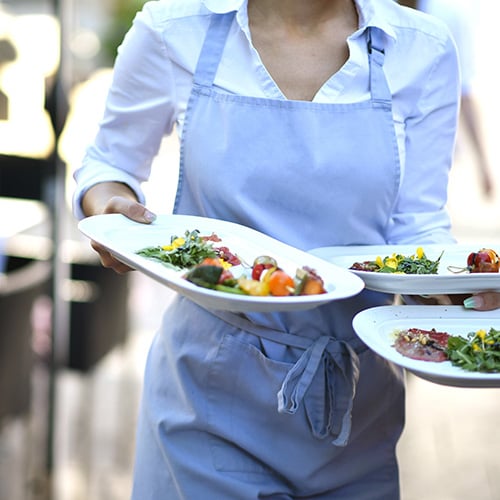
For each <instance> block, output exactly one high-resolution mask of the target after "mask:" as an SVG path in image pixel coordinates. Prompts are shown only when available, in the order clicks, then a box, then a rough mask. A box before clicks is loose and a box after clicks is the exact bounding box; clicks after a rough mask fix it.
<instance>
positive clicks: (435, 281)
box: [311, 243, 500, 295]
mask: <svg viewBox="0 0 500 500" xmlns="http://www.w3.org/2000/svg"><path fill="white" fill-rule="evenodd" d="M421 246H422V248H423V249H424V251H425V254H426V255H427V257H428V258H429V259H432V260H435V259H437V258H438V257H439V255H440V253H441V252H442V251H443V250H444V253H443V256H442V258H441V262H440V265H439V272H438V274H424V275H414V274H388V273H372V272H368V271H352V272H353V273H354V274H356V276H359V277H360V278H361V279H362V280H363V281H364V282H365V287H366V288H367V289H368V290H375V291H377V292H386V293H399V294H406V295H432V294H462V293H474V292H484V291H489V290H491V291H500V273H461V274H454V273H452V272H451V271H449V270H448V266H455V267H464V266H466V263H467V257H468V255H469V254H470V253H471V252H477V251H478V250H479V249H480V248H482V247H488V248H493V250H496V249H495V247H494V246H489V245H487V244H484V243H483V244H479V245H471V244H468V245H459V244H456V245H435V244H434V245H421ZM497 246H498V245H497ZM417 247H418V245H411V246H410V245H376V246H353V247H349V246H346V247H322V248H315V249H314V250H311V253H312V254H313V255H316V256H318V257H321V258H322V259H325V260H327V261H328V262H331V263H333V264H336V265H338V266H340V267H343V268H344V269H349V267H351V266H352V265H353V264H354V263H355V262H363V261H366V260H375V259H376V258H377V256H380V257H382V258H384V257H386V256H387V255H392V254H393V253H399V254H402V255H407V256H408V255H414V254H415V252H416V249H417ZM497 251H499V252H500V249H498V250H497Z"/></svg>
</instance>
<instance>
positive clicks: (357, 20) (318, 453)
mask: <svg viewBox="0 0 500 500" xmlns="http://www.w3.org/2000/svg"><path fill="white" fill-rule="evenodd" d="M458 98H459V83H458V70H457V58H456V54H455V51H454V48H453V44H452V42H451V41H450V39H449V37H448V34H447V31H446V30H444V29H443V28H442V25H441V24H439V23H438V22H436V21H432V20H431V19H429V18H427V17H425V16H423V15H422V14H420V13H417V12H414V11H411V10H409V9H405V8H402V7H401V6H398V5H397V3H396V2H393V1H392V0H356V1H354V2H353V1H352V0H329V1H325V0H307V1H306V0H281V1H280V2H276V1H273V0H248V2H247V1H245V0H225V1H223V0H171V1H168V2H167V1H165V2H163V1H159V2H151V3H150V4H147V5H146V6H145V8H144V10H143V12H142V13H141V14H139V15H138V17H137V18H136V21H135V23H134V26H133V28H132V29H131V31H130V33H129V34H128V35H127V36H126V38H125V41H124V43H123V45H122V47H121V50H120V54H119V57H118V59H117V62H116V67H115V76H114V82H113V85H112V88H111V92H110V95H109V98H108V102H107V108H106V113H105V117H104V120H103V121H102V123H101V128H100V131H99V133H98V135H97V138H96V141H95V143H94V144H93V145H92V146H91V147H90V148H89V150H88V153H87V156H86V159H85V161H84V164H83V166H82V168H81V169H80V170H79V171H78V172H77V173H76V180H77V181H78V190H77V193H76V196H75V211H76V214H77V215H78V216H79V217H83V216H88V215H92V214H100V213H111V212H120V213H123V214H125V215H127V216H128V217H130V218H132V219H134V220H136V221H138V222H143V223H148V222H151V221H152V220H153V219H154V215H153V214H151V212H149V211H148V210H147V209H146V208H145V207H144V205H143V203H144V199H143V196H142V194H141V190H140V182H142V181H144V180H145V179H146V178H147V176H148V174H149V165H150V163H151V158H152V156H153V155H154V154H155V153H156V151H157V149H158V146H159V144H160V141H161V138H162V136H163V134H165V133H169V132H171V130H172V128H173V126H174V124H175V125H177V128H178V130H179V131H180V136H181V166H180V168H181V171H180V182H179V186H178V192H177V197H176V202H175V211H176V213H180V214H196V215H202V216H208V217H214V218H219V219H224V220H229V221H235V222H238V223H240V224H244V225H246V226H250V227H252V228H255V229H257V230H260V231H262V232H264V233H267V234H270V235H271V236H273V237H276V238H278V239H281V240H283V241H285V242H287V243H289V244H291V245H294V246H296V247H299V248H302V249H308V248H313V247H320V246H327V245H353V244H385V243H387V244H396V243H410V244H414V243H415V244H425V243H449V242H452V241H453V238H452V236H451V234H450V231H449V226H450V224H449V218H448V215H447V213H446V211H445V209H444V205H445V201H446V184H447V177H448V168H449V165H450V163H451V155H452V149H453V142H454V137H455V128H456V118H457V105H458ZM436 131H439V133H436ZM187 229H188V228H187ZM94 247H95V248H96V250H97V251H98V252H99V253H100V255H101V260H102V262H103V264H104V265H105V266H109V267H112V268H114V269H115V270H116V271H118V272H125V271H126V270H127V267H126V266H124V265H122V264H120V263H118V262H116V261H115V260H114V259H113V258H112V257H111V256H110V255H109V254H107V253H106V252H105V251H104V249H102V248H100V247H99V246H98V245H96V244H94ZM480 297H481V299H482V300H483V301H484V304H483V306H484V307H496V306H498V305H500V304H499V303H498V302H494V301H495V300H497V301H498V297H496V296H495V295H493V294H489V295H482V296H480ZM389 300H390V298H388V297H387V296H384V295H380V294H376V293H369V292H363V293H362V294H360V295H359V296H357V297H355V298H353V299H348V300H342V301H339V302H335V303H332V304H329V305H326V306H322V307H319V308H317V309H314V310H312V311H308V312H287V313H279V314H278V313H276V314H245V315H244V314H233V313H225V312H222V311H212V310H210V311H209V310H205V309H202V308H200V307H198V306H196V305H195V304H193V303H191V302H190V301H189V300H187V299H184V298H182V297H177V298H176V300H175V301H174V303H173V304H172V306H170V307H169V308H168V310H167V311H166V314H165V316H164V323H163V325H162V328H161V331H160V332H159V333H158V335H157V337H156V338H155V340H154V342H153V345H152V347H151V351H150V355H149V358H148V362H147V367H146V374H145V380H144V394H143V401H142V405H141V410H140V417H139V427H138V434H137V459H136V467H135V477H134V490H133V498H134V499H140V500H145V499H164V498H168V499H169V500H174V499H189V500H191V499H198V498H209V499H214V500H235V499H238V500H245V499H249V500H250V499H252V500H254V499H256V498H269V499H271V498H273V499H278V498H279V499H285V498H307V499H312V498H315V499H332V498H336V499H337V498H339V499H355V500H362V499H370V500H375V499H378V498H380V499H384V500H390V499H397V498H398V497H399V487H398V470H397V463H396V458H395V446H396V443H397V440H398V438H399V436H400V433H401V430H402V426H403V421H404V388H403V377H402V373H401V371H400V370H399V369H397V368H396V367H394V366H393V365H391V364H390V363H388V362H386V361H385V360H383V359H381V358H379V357H378V356H376V355H375V354H374V353H372V352H370V351H369V350H367V348H366V346H364V345H363V344H362V343H361V342H360V340H359V339H358V338H357V337H356V335H355V334H354V332H353V330H352V326H351V321H352V318H353V316H354V314H356V313H357V312H358V311H360V310H362V309H365V308H367V307H370V306H374V305H380V304H384V303H387V302H388V301H389ZM476 300H478V301H479V298H476ZM488 301H490V302H488Z"/></svg>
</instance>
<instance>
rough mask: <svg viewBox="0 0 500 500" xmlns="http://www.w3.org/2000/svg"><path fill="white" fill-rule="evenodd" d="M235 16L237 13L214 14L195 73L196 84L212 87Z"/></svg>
mask: <svg viewBox="0 0 500 500" xmlns="http://www.w3.org/2000/svg"><path fill="white" fill-rule="evenodd" d="M234 16H235V11H232V12H228V13H227V14H212V16H211V19H210V25H209V27H208V30H207V34H206V35H205V40H204V42H203V46H202V48H201V52H200V56H199V58H198V63H197V65H196V70H195V73H194V83H195V84H198V85H203V86H209V87H211V86H212V84H213V82H214V78H215V74H216V73H217V68H218V67H219V61H220V59H221V55H222V51H223V50H224V46H225V44H226V39H227V35H228V33H229V29H230V28H231V25H232V23H233V19H234Z"/></svg>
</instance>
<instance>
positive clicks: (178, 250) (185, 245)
mask: <svg viewBox="0 0 500 500" xmlns="http://www.w3.org/2000/svg"><path fill="white" fill-rule="evenodd" d="M212 245H213V244H212V242H210V241H206V240H205V239H203V238H201V237H200V232H199V231H198V230H197V229H195V230H194V231H186V232H185V233H184V237H181V238H180V237H179V236H171V237H170V245H165V246H161V245H157V246H153V247H146V248H142V249H141V250H138V251H137V252H136V253H137V254H138V255H142V256H143V257H146V258H148V259H154V260H158V261H160V262H162V263H163V264H165V265H166V266H167V267H170V268H172V269H174V270H177V271H178V270H181V269H189V268H191V267H193V266H196V265H197V264H199V263H200V262H202V261H203V260H204V259H205V258H214V257H216V256H217V253H216V251H215V250H214V248H213V246H212Z"/></svg>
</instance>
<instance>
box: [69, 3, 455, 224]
mask: <svg viewBox="0 0 500 500" xmlns="http://www.w3.org/2000/svg"><path fill="white" fill-rule="evenodd" d="M355 3H356V7H357V10H358V15H359V28H358V30H356V31H355V32H354V33H353V34H351V35H350V36H349V37H348V40H347V42H348V46H349V59H348V61H347V62H346V63H345V64H344V66H343V67H342V68H341V69H340V70H339V71H338V72H337V73H336V74H334V75H333V76H332V77H331V78H330V79H329V80H328V81H327V82H326V83H325V84H324V85H323V86H322V87H321V89H319V91H318V92H317V94H316V95H315V97H314V99H313V100H314V101H315V102H319V103H321V102H325V103H330V102H337V103H348V102H356V101H362V100H365V99H368V98H369V67H368V56H367V49H366V37H365V29H366V27H368V26H376V27H378V28H380V29H381V30H383V32H384V33H385V35H386V37H385V38H386V44H385V47H384V49H385V63H384V71H385V73H386V77H387V80H388V83H389V86H390V89H391V91H392V94H393V117H394V123H395V128H396V136H397V140H398V148H399V152H400V157H401V165H402V177H401V186H400V187H401V189H402V190H405V189H412V190H413V191H414V193H413V195H412V196H411V200H414V201H411V203H410V204H409V206H408V210H409V211H410V212H415V213H418V212H419V206H418V203H419V201H418V200H419V192H421V195H422V197H424V198H425V197H426V196H429V195H430V196H432V197H433V198H434V197H436V198H438V199H442V200H446V189H447V178H448V169H449V167H450V165H451V161H452V153H453V145H454V140H455V128H456V120H457V113H458V110H457V108H458V102H459V87H460V85H459V77H458V61H457V55H456V49H455V46H454V44H453V42H452V40H451V37H450V35H449V33H448V31H447V28H445V26H444V24H443V23H441V22H440V21H438V20H436V19H433V18H430V17H429V16H427V15H425V14H423V13H421V12H417V11H413V10H410V9H406V8H402V7H400V6H399V5H397V4H396V2H394V1H393V0H355ZM231 10H235V11H237V15H236V22H235V23H234V25H233V27H232V30H231V33H230V35H229V38H228V41H227V43H226V46H225V49H224V54H223V58H222V60H221V63H220V65H219V68H218V72H217V74H216V77H215V85H216V86H217V87H218V88H219V89H221V90H223V91H226V92H229V93H232V94H240V95H248V96H255V97H266V98H272V99H286V97H285V96H284V95H283V94H282V92H281V91H280V89H279V88H278V86H277V85H276V83H275V82H274V81H273V79H272V77H271V76H270V75H269V73H268V72H267V70H266V68H265V66H264V65H263V64H262V61H261V59H260V57H259V54H258V53H257V51H256V50H255V48H254V47H253V45H252V42H251V34H250V30H249V27H248V17H247V0H170V1H163V0H159V1H154V2H150V3H147V4H146V5H145V7H144V9H143V10H142V12H140V13H139V14H138V15H137V17H136V19H135V21H134V24H133V27H132V28H131V30H130V31H129V33H128V34H127V36H126V37H125V39H124V42H123V44H122V45H121V47H120V49H119V54H118V57H117V60H116V64H115V68H114V77H113V82H112V85H111V89H110V93H109V96H108V98H107V103H106V109H105V113H104V117H103V119H102V121H101V123H100V128H99V132H98V134H97V137H96V139H95V141H94V143H93V144H92V145H91V146H90V147H89V149H88V151H87V154H86V156H85V158H84V161H83V165H82V166H81V167H80V168H79V169H78V170H77V171H76V172H75V179H76V181H77V190H76V192H75V197H74V202H75V203H74V208H75V213H76V215H77V216H78V217H83V213H82V211H81V208H80V201H81V197H82V196H83V194H84V193H85V191H86V190H87V189H88V188H90V187H91V186H92V185H94V184H96V183H99V182H106V181H117V182H123V183H126V184H128V185H129V186H130V187H131V188H132V189H133V190H134V191H135V192H136V193H137V194H138V196H139V199H140V200H141V201H144V196H143V194H142V191H141V183H142V182H144V181H146V180H147V179H148V176H149V174H150V168H151V163H152V160H153V158H154V156H155V155H156V153H157V151H158V149H159V146H160V143H161V141H162V139H163V137H164V135H165V134H169V133H171V132H172V130H173V129H174V126H176V129H177V130H178V131H179V134H180V135H181V136H182V129H183V123H184V117H185V112H186V106H187V102H188V99H189V95H190V91H191V85H192V79H193V73H194V71H195V68H196V63H197V60H198V55H199V53H200V49H201V46H202V43H203V40H204V36H205V33H206V30H207V28H208V22H209V18H210V14H211V13H213V12H217V13H223V12H229V11H231ZM206 126H207V127H210V124H209V123H207V124H206ZM264 128H265V124H263V133H265V130H264ZM353 154H356V152H355V151H353Z"/></svg>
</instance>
